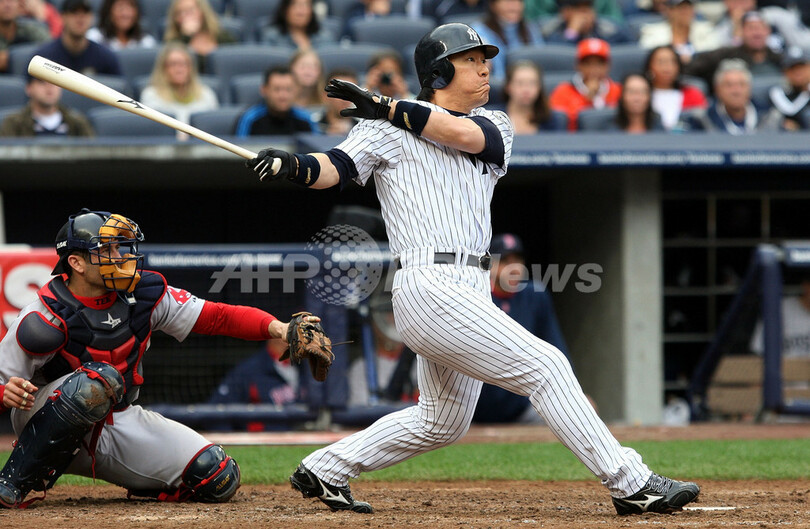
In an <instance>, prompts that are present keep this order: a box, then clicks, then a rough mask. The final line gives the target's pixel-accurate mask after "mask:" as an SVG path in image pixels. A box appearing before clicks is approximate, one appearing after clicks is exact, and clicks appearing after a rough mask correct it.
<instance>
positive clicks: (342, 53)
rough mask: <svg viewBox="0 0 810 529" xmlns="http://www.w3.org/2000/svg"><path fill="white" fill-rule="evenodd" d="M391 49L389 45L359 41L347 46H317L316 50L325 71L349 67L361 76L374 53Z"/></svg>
mask: <svg viewBox="0 0 810 529" xmlns="http://www.w3.org/2000/svg"><path fill="white" fill-rule="evenodd" d="M391 49H393V48H392V47H391V46H385V45H382V44H371V43H361V44H352V45H348V46H325V47H322V48H318V50H317V51H318V55H319V56H320V57H321V63H323V70H324V71H325V72H328V71H330V70H334V69H335V68H351V69H352V70H354V71H355V72H357V74H358V75H360V76H362V75H363V74H364V73H365V72H366V70H368V62H369V60H370V59H371V58H372V57H373V56H374V55H376V54H377V53H380V52H381V51H384V50H391Z"/></svg>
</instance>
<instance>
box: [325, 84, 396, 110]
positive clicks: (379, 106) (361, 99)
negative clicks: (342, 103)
mask: <svg viewBox="0 0 810 529" xmlns="http://www.w3.org/2000/svg"><path fill="white" fill-rule="evenodd" d="M326 95H327V96H328V97H332V98H335V99H344V100H346V101H351V102H352V103H354V106H355V108H344V109H343V110H341V111H340V115H341V116H343V117H347V118H348V117H352V118H365V119H388V113H389V112H390V111H391V98H390V97H387V96H381V95H377V94H374V93H372V92H369V91H368V90H366V89H365V88H360V87H359V86H357V85H356V84H354V83H350V82H349V81H341V80H340V79H332V80H331V81H329V84H328V85H327V86H326Z"/></svg>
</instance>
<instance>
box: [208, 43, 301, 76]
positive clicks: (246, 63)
mask: <svg viewBox="0 0 810 529" xmlns="http://www.w3.org/2000/svg"><path fill="white" fill-rule="evenodd" d="M292 54H293V50H292V49H291V48H278V47H268V46H260V45H255V44H233V45H230V46H220V47H219V48H217V49H215V50H214V51H213V52H211V55H209V56H208V64H209V65H210V67H211V73H212V74H213V75H216V76H218V77H219V78H220V79H222V80H223V81H224V82H226V83H227V82H228V81H229V80H230V79H231V78H232V77H233V76H235V75H239V74H244V73H262V72H264V71H265V70H266V69H267V68H270V67H271V66H286V65H287V64H289V62H290V57H291V56H292Z"/></svg>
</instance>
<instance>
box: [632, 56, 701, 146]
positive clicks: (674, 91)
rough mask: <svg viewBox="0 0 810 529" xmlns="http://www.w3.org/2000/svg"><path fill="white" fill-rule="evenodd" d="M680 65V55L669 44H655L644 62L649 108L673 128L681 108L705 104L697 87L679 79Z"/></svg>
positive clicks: (668, 126) (686, 109) (693, 107)
mask: <svg viewBox="0 0 810 529" xmlns="http://www.w3.org/2000/svg"><path fill="white" fill-rule="evenodd" d="M681 68H682V65H681V60H680V57H679V56H678V54H677V53H676V52H675V48H673V47H672V46H671V45H669V46H659V47H657V48H654V49H653V50H652V51H650V54H649V55H647V61H646V63H645V65H644V74H645V75H646V76H647V79H649V80H650V83H651V84H652V108H653V110H654V111H655V112H656V113H657V114H658V115H659V116H661V123H662V125H663V126H664V128H665V129H666V130H672V129H673V128H675V126H676V125H677V124H678V122H679V121H680V119H681V113H682V112H683V111H689V110H693V109H700V108H706V106H707V105H708V102H707V101H706V96H705V95H703V92H702V91H701V90H700V89H698V88H695V87H694V86H691V85H688V84H685V83H683V82H682V81H681Z"/></svg>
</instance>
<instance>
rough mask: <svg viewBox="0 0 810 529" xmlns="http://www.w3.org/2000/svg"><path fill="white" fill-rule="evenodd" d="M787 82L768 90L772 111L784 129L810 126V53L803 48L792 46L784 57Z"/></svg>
mask: <svg viewBox="0 0 810 529" xmlns="http://www.w3.org/2000/svg"><path fill="white" fill-rule="evenodd" d="M782 67H783V68H784V72H785V74H784V75H785V82H784V83H783V84H782V85H781V86H774V87H772V88H771V89H770V90H769V91H768V99H769V100H770V103H771V106H772V107H773V108H772V110H771V112H775V113H778V115H777V116H776V117H777V118H778V119H780V120H781V128H782V129H784V130H790V131H794V130H799V129H807V128H808V127H810V123H808V121H807V119H808V116H807V115H806V113H807V112H806V111H807V109H808V108H810V55H808V54H807V52H806V51H804V50H802V49H801V48H790V49H789V50H788V51H787V52H785V56H784V58H783V59H782Z"/></svg>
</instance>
